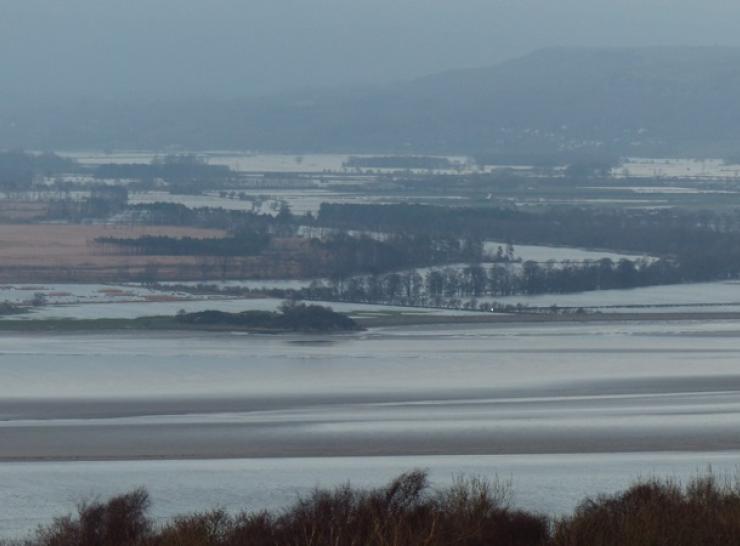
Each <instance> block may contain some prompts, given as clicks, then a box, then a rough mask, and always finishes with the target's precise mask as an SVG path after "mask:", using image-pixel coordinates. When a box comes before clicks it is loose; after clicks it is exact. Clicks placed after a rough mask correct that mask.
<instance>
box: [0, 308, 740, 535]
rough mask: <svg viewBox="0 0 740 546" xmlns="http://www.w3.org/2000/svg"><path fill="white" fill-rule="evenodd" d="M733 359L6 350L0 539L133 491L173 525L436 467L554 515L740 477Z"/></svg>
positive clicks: (503, 348) (497, 341) (595, 352)
mask: <svg viewBox="0 0 740 546" xmlns="http://www.w3.org/2000/svg"><path fill="white" fill-rule="evenodd" d="M739 358H740V321H717V322H702V321H681V322H670V323H668V322H666V323H660V322H637V323H629V324H627V323H609V324H569V325H562V324H541V325H517V324H509V325H497V326H493V325H490V326H482V325H479V326H462V325H461V326H436V327H430V326H427V327H406V328H396V329H374V330H370V331H368V332H363V333H357V334H349V335H342V336H323V335H310V336H306V335H291V336H258V335H231V334H210V335H205V334H188V335H182V334H174V333H173V334H154V333H152V334H147V333H136V334H123V333H122V334H100V335H79V334H65V335H25V334H14V335H12V334H5V335H2V336H0V371H1V372H2V374H3V381H2V383H0V440H1V441H0V459H2V460H3V461H4V462H3V463H0V483H2V485H3V487H0V502H3V499H7V498H11V497H12V498H13V499H15V502H14V503H13V504H14V506H15V508H14V511H13V512H8V513H9V514H10V516H7V517H9V518H10V519H9V520H6V521H4V522H2V523H0V529H2V530H3V532H4V533H5V534H6V535H7V534H9V533H17V532H20V531H24V530H28V529H30V528H32V527H33V526H34V525H35V524H37V523H40V520H43V519H44V518H47V517H48V516H50V515H51V514H57V513H59V512H60V511H62V512H63V511H66V510H69V509H71V508H72V505H73V504H74V503H75V502H76V501H78V500H80V499H81V498H83V497H85V496H90V495H95V494H99V495H107V494H110V493H112V492H114V491H122V490H126V489H130V488H131V487H135V486H139V485H148V486H151V488H152V490H153V492H154V496H155V509H156V511H157V513H158V514H159V515H162V516H166V515H170V514H172V513H174V512H182V511H187V510H193V509H198V508H205V506H206V505H207V506H212V505H214V504H217V505H221V506H224V507H226V508H229V509H238V508H243V507H257V506H260V507H262V506H278V505H283V504H285V503H286V502H289V501H291V500H293V499H294V498H295V494H296V492H301V491H304V492H305V491H306V490H307V489H308V488H310V487H312V486H314V485H317V484H323V485H332V484H335V483H338V482H341V481H344V480H347V479H349V478H352V479H353V481H355V482H356V483H358V484H360V485H362V484H375V483H379V482H382V481H384V480H386V479H387V478H389V477H390V476H391V475H393V474H395V473H397V472H399V471H401V470H406V469H410V468H415V467H426V468H430V469H431V471H432V475H433V478H434V479H435V481H436V482H437V483H440V482H444V481H445V480H449V479H450V478H451V476H452V474H457V473H460V472H467V473H473V474H479V475H483V476H486V477H489V478H493V477H495V476H497V475H498V476H503V477H505V478H506V479H511V481H512V484H513V489H514V494H515V499H516V500H517V501H521V502H522V503H524V504H527V506H528V507H534V508H538V509H543V510H547V511H554V512H558V511H565V510H568V509H570V508H572V505H573V503H574V502H576V499H578V498H580V497H581V496H583V495H584V494H586V493H591V492H593V491H594V490H598V491H607V490H613V489H615V488H619V487H623V486H624V485H626V484H627V483H628V482H629V481H631V480H633V479H635V478H637V477H639V476H645V475H649V474H652V473H658V474H660V475H674V476H679V477H682V478H686V477H687V476H689V475H692V473H696V472H699V471H702V470H704V469H705V468H706V467H707V465H709V464H712V465H713V468H714V469H715V470H717V471H722V472H734V470H735V466H736V464H737V463H738V462H740V455H738V454H737V453H736V452H737V451H738V450H740V370H738V367H737V362H738V359H739ZM676 453H683V454H682V455H678V454H676ZM286 457H287V459H286ZM336 457H342V458H341V459H337V458H336ZM80 459H83V460H97V461H99V462H96V463H94V464H92V465H90V464H88V463H85V465H84V466H83V464H82V463H76V462H73V461H75V460H80ZM225 459H229V460H225ZM232 459H233V460H232ZM155 460H156V461H162V462H155ZM53 461H58V462H53ZM114 461H119V462H114ZM175 461H179V462H175ZM583 468H588V469H589V471H588V472H582V469H583ZM23 476H26V478H25V479H24V478H23ZM96 476H97V478H96ZM576 478H578V479H576ZM265 482H270V483H273V484H275V486H274V487H270V488H267V487H264V486H261V485H260V484H261V483H265ZM543 483H544V484H545V485H544V486H543V485H542V484H543ZM548 484H549V485H548ZM563 484H565V485H563ZM542 487H546V488H552V490H553V491H554V493H553V495H542V489H541V488H542ZM206 489H208V490H209V493H208V494H205V493H204V491H205V490H206ZM549 490H550V489H548V491H549ZM8 495H10V496H11V497H8ZM535 497H537V500H535ZM167 499H169V500H167ZM4 504H7V503H4Z"/></svg>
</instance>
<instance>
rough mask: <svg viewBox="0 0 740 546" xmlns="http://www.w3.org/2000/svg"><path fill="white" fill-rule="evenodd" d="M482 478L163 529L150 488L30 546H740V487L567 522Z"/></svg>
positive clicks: (87, 508) (638, 503)
mask: <svg viewBox="0 0 740 546" xmlns="http://www.w3.org/2000/svg"><path fill="white" fill-rule="evenodd" d="M504 493H505V491H504V490H503V489H501V488H497V487H494V486H491V485H490V484H488V483H486V482H483V481H480V480H460V481H458V482H456V483H455V484H454V485H453V486H451V487H449V488H447V489H444V490H441V491H436V492H435V491H431V490H430V489H429V485H428V481H427V476H426V475H425V474H424V473H423V472H411V473H408V474H404V475H402V476H400V477H399V478H397V479H396V480H394V481H393V482H391V483H390V484H389V485H388V486H386V487H384V488H380V489H374V490H368V491H365V490H358V489H352V488H350V487H349V486H344V487H340V488H337V489H335V490H333V491H326V490H317V491H315V492H314V493H313V494H312V495H310V496H309V497H307V498H305V499H302V500H299V501H298V502H297V503H296V504H295V505H293V506H292V507H291V508H289V509H287V510H285V511H282V512H279V513H269V512H259V513H243V514H241V515H237V516H233V515H230V514H228V513H226V512H224V511H219V510H216V511H212V512H207V513H202V514H194V515H189V516H184V517H180V518H177V519H175V520H174V521H172V522H170V523H167V524H165V525H164V526H155V525H154V523H153V521H152V520H151V518H149V517H148V516H147V509H148V507H149V498H148V496H147V494H146V492H144V491H142V490H138V491H134V492H133V493H130V494H128V495H123V496H120V497H116V498H113V499H111V500H110V501H108V502H107V503H92V504H87V505H83V506H81V507H80V509H79V511H78V514H77V515H76V516H74V517H72V516H69V517H65V518H60V519H57V520H56V521H54V523H52V524H51V525H50V526H49V527H47V528H44V529H41V530H39V531H38V532H37V534H36V536H35V537H34V538H33V539H31V540H29V541H28V542H27V543H26V545H25V546H449V545H458V546H664V545H665V546H699V545H702V546H714V545H717V546H719V545H723V546H724V545H740V489H738V487H737V486H735V487H732V486H730V485H726V484H719V483H718V482H717V481H716V480H715V479H714V478H711V477H710V478H703V479H697V480H695V481H693V482H692V483H690V484H689V485H688V486H687V487H681V486H679V485H677V484H675V483H671V482H658V481H648V482H642V483H639V484H637V485H635V486H633V487H631V488H630V489H629V490H627V491H626V492H623V493H619V494H616V495H612V496H602V497H598V498H596V499H587V500H586V501H584V502H583V503H582V504H581V505H580V506H579V507H578V508H577V509H576V511H575V512H574V513H573V514H572V515H571V516H568V517H565V518H562V519H559V520H548V519H547V518H545V517H544V516H541V515H537V514H533V513H529V512H524V511H519V510H514V509H512V508H510V507H509V505H508V503H507V502H506V501H505V497H506V496H505V494H504Z"/></svg>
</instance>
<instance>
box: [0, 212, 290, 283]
mask: <svg viewBox="0 0 740 546" xmlns="http://www.w3.org/2000/svg"><path fill="white" fill-rule="evenodd" d="M144 235H159V236H169V237H193V238H202V239H205V238H218V237H223V236H224V235H225V232H224V231H221V230H215V229H198V228H187V227H172V226H135V227H129V226H109V225H89V226H88V225H67V224H42V225H39V224H2V225H0V282H28V283H31V282H118V281H121V282H122V281H131V280H200V279H217V278H221V277H268V276H272V275H278V274H288V275H290V274H291V273H293V274H295V273H296V272H294V271H291V263H290V261H288V263H286V261H285V260H284V259H282V260H280V259H278V257H277V256H276V255H274V254H275V253H279V252H278V251H279V250H280V249H281V248H283V249H285V248H286V247H288V246H291V245H290V244H289V243H288V242H287V241H286V242H283V243H280V242H277V243H276V244H275V245H274V246H275V247H276V248H275V249H273V252H272V253H270V255H268V256H261V257H246V258H229V259H224V258H219V257H211V256H131V255H127V254H126V253H125V252H121V253H111V252H110V248H109V247H108V248H106V249H105V251H104V249H103V246H102V245H99V244H97V243H96V242H95V240H96V239H97V238H99V237H116V238H137V237H141V236H144Z"/></svg>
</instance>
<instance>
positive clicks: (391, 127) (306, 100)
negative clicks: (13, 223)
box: [0, 48, 740, 156]
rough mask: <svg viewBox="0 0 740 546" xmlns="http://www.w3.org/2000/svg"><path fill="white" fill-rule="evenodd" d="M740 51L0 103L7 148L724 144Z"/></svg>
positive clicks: (581, 58)
mask: <svg viewBox="0 0 740 546" xmlns="http://www.w3.org/2000/svg"><path fill="white" fill-rule="evenodd" d="M738 96H740V49H732V48H648V49H576V48H572V49H571V48H556V49H546V50H540V51H537V52H535V53H532V54H530V55H528V56H526V57H522V58H519V59H514V60H511V61H508V62H505V63H502V64H499V65H496V66H493V67H487V68H478V69H468V70H458V71H451V72H446V73H442V74H437V75H433V76H429V77H426V78H422V79H418V80H414V81H409V82H404V83H399V84H396V85H392V86H387V87H383V88H375V89H362V90H358V89H351V90H347V89H342V90H334V91H315V92H310V93H308V92H307V93H296V94H293V95H283V96H280V97H272V98H266V99H261V100H241V101H230V102H223V101H222V102H218V101H207V100H203V101H191V102H187V103H185V102H183V103H174V102H172V103H170V102H167V103H161V102H160V103H152V104H126V105H123V104H112V103H103V102H81V103H78V104H76V105H74V106H70V105H66V106H64V107H62V108H50V107H46V108H39V109H36V110H34V111H33V112H31V111H27V112H18V111H13V112H5V113H3V112H2V111H1V110H0V147H32V148H92V147H95V148H100V147H101V146H102V147H111V148H162V147H167V146H175V147H177V146H179V147H184V148H195V149H208V148H211V149H223V148H231V149H262V150H282V151H354V152H358V151H374V152H379V151H387V152H399V151H403V152H411V151H414V152H464V153H479V152H502V153H508V154H517V153H531V152H552V151H558V150H573V149H583V148H585V149H599V150H607V151H614V152H616V153H635V154H640V153H643V154H662V155H668V154H672V153H675V154H679V155H681V154H683V155H722V156H723V155H725V154H731V153H733V152H734V151H735V149H736V148H740V146H736V143H738V142H740V102H739V101H737V97H738Z"/></svg>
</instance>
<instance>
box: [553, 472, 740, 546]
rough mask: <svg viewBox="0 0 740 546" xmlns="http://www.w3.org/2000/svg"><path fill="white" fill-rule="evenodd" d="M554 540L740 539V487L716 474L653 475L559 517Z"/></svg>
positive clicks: (684, 545) (603, 544)
mask: <svg viewBox="0 0 740 546" xmlns="http://www.w3.org/2000/svg"><path fill="white" fill-rule="evenodd" d="M552 544H553V546H616V545H620V546H621V545H629V546H663V545H665V546H700V545H704V546H714V545H716V546H721V545H733V544H734V545H740V490H739V489H738V487H737V486H734V487H733V486H730V485H728V484H720V483H718V482H717V480H716V478H714V477H706V478H701V479H696V480H694V481H693V482H691V483H690V484H689V485H688V486H687V487H681V486H680V485H678V484H676V483H671V482H659V481H648V482H643V483H640V484H637V485H635V486H633V487H632V488H630V489H629V490H628V491H626V492H625V493H622V494H619V495H615V496H609V497H606V496H603V497H599V498H597V499H588V500H586V501H584V502H583V503H581V505H580V506H579V507H578V508H577V509H576V511H575V513H574V514H573V515H572V516H571V517H569V518H565V519H562V520H561V521H558V522H556V524H555V526H554V530H553V539H552Z"/></svg>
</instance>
